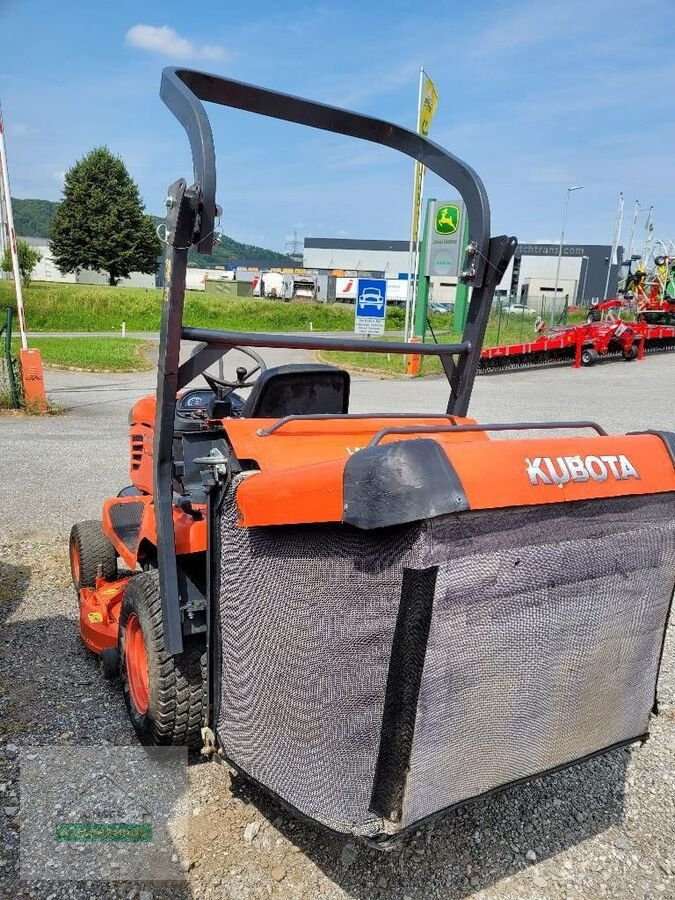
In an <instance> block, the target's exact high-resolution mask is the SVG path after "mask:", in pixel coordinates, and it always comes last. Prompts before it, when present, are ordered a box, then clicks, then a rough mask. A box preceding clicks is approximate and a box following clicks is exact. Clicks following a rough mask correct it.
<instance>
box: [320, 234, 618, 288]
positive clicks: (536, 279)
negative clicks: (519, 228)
mask: <svg viewBox="0 0 675 900" xmlns="http://www.w3.org/2000/svg"><path fill="white" fill-rule="evenodd" d="M611 249H612V248H611V247H610V245H609V244H565V245H564V246H563V248H562V257H561V260H560V274H559V277H558V285H557V290H556V268H557V264H558V253H559V250H560V245H559V244H537V243H534V244H528V243H526V242H522V243H520V244H519V245H518V249H517V251H516V255H515V257H514V259H513V260H512V261H511V263H510V264H509V267H508V269H507V270H506V272H505V273H504V277H503V278H502V280H501V282H500V284H499V286H498V289H497V295H498V296H502V297H509V298H511V299H512V301H514V302H516V301H517V302H525V303H527V302H528V301H529V302H530V303H531V304H533V303H537V302H539V301H540V300H541V299H542V298H543V299H551V300H559V301H561V302H563V301H564V300H567V302H569V303H579V304H582V303H589V302H590V301H591V300H592V299H596V298H597V299H604V296H605V282H606V280H607V267H608V266H609V265H610V259H609V258H610V254H611ZM408 250H409V244H408V241H380V240H353V239H351V238H315V237H308V238H305V246H304V265H305V267H306V268H308V269H317V270H319V271H333V272H334V273H335V274H342V273H344V274H347V275H355V274H356V273H358V272H369V273H374V274H375V273H377V274H383V275H384V277H385V278H397V277H399V276H403V277H407V272H408ZM617 257H618V259H617V260H615V261H614V262H613V263H612V265H611V267H610V278H609V287H608V291H607V295H608V296H610V297H612V296H615V294H616V289H617V284H618V278H619V274H620V271H621V267H620V263H621V260H622V258H623V247H619V248H618V251H617ZM431 282H432V283H431V296H432V298H433V299H437V300H452V299H453V298H454V289H455V286H456V280H455V279H452V278H432V280H431Z"/></svg>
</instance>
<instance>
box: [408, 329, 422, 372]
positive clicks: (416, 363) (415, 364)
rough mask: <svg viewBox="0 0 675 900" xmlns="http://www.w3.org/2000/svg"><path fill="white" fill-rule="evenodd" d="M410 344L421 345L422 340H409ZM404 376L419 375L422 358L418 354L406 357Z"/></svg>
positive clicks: (417, 338)
mask: <svg viewBox="0 0 675 900" xmlns="http://www.w3.org/2000/svg"><path fill="white" fill-rule="evenodd" d="M410 343H411V344H421V343H422V339H421V338H419V337H412V338H410ZM406 359H407V364H406V375H419V374H420V367H421V365H422V356H421V354H420V353H410V354H409V355H408V356H407V358H406Z"/></svg>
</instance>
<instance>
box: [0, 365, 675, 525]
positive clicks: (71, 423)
mask: <svg viewBox="0 0 675 900" xmlns="http://www.w3.org/2000/svg"><path fill="white" fill-rule="evenodd" d="M263 355H264V356H265V357H266V359H267V362H268V365H276V364H279V363H281V362H290V361H293V362H297V361H302V360H310V359H311V356H310V354H308V353H303V352H300V351H284V350H277V351H268V352H265V353H264V354H263ZM235 364H240V362H239V361H235ZM45 381H46V385H47V390H48V393H49V397H50V398H51V400H52V401H53V402H54V403H57V404H58V405H59V406H62V407H63V408H64V409H65V413H64V414H63V415H61V416H52V417H47V418H24V417H11V416H6V417H2V418H0V459H2V461H3V470H4V478H3V479H2V483H1V485H0V500H1V501H2V509H3V528H4V529H6V531H7V535H8V536H10V535H17V536H18V535H31V534H34V533H38V534H39V533H42V532H43V531H45V530H48V531H50V532H51V531H53V530H56V531H59V532H61V533H62V534H67V533H68V532H69V530H70V527H71V525H72V523H73V522H74V521H77V520H80V519H87V518H92V517H98V516H99V515H100V506H101V502H102V501H103V500H104V499H105V498H107V497H110V496H113V495H115V494H116V493H117V492H118V491H119V489H120V488H121V487H123V486H124V485H126V484H128V483H129V475H128V446H127V428H128V414H129V409H130V407H131V406H132V404H133V403H134V402H135V400H137V399H138V398H139V397H141V396H143V395H144V394H148V393H152V392H153V391H154V387H155V383H156V374H155V373H154V372H147V373H138V374H127V375H111V374H91V373H83V372H68V371H59V370H55V369H48V370H47V371H46V375H45ZM447 395H448V389H447V382H446V381H445V379H444V378H440V377H439V378H416V379H407V378H405V379H396V378H381V379H378V378H371V377H366V376H364V375H358V374H355V375H353V376H352V395H351V398H352V399H351V409H352V411H353V412H369V411H372V412H415V413H430V412H444V411H445V404H446V402H447ZM469 412H470V414H471V415H473V416H474V417H475V418H477V419H478V420H479V421H482V422H509V421H511V422H516V421H519V420H520V421H523V420H529V421H545V420H551V419H557V420H561V419H580V418H583V419H593V420H596V421H598V422H600V423H601V424H602V425H604V426H605V428H606V429H607V430H608V431H609V432H613V433H622V432H627V431H635V430H640V429H649V428H653V429H662V430H667V431H668V430H670V431H673V430H675V354H663V355H650V356H648V357H647V358H646V359H645V360H644V361H643V362H632V363H624V362H623V361H616V362H615V361H612V362H607V363H604V364H599V365H596V366H594V367H593V368H590V369H579V370H574V369H572V368H567V367H565V368H553V369H539V370H534V369H529V370H522V371H514V372H510V373H508V374H500V375H483V376H479V377H478V378H477V379H476V383H475V388H474V394H473V398H472V403H471V406H470V410H469Z"/></svg>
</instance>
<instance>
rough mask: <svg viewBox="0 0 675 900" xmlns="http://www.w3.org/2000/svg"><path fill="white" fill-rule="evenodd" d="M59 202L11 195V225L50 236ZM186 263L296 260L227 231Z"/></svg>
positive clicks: (258, 263) (19, 230)
mask: <svg viewBox="0 0 675 900" xmlns="http://www.w3.org/2000/svg"><path fill="white" fill-rule="evenodd" d="M57 206H58V203H54V202H53V201H52V200H17V199H15V198H13V199H12V209H13V210H14V227H15V229H16V233H17V234H18V235H21V236H23V237H42V238H48V237H49V236H50V232H51V227H52V220H53V219H54V213H55V212H56V208H57ZM152 218H153V219H154V220H155V221H156V222H157V223H158V224H159V223H160V222H163V221H164V219H160V218H159V217H157V216H153V217H152ZM188 265H190V266H201V267H203V268H210V267H214V266H228V265H229V266H231V265H240V266H285V267H294V266H297V265H298V262H297V261H296V260H294V259H293V258H292V257H290V256H286V254H285V253H278V252H277V251H276V250H268V249H266V248H265V247H256V246H255V244H241V243H239V241H235V240H234V238H231V237H228V236H227V235H223V236H222V240H221V243H220V244H219V245H218V246H217V247H214V248H213V252H212V253H211V254H210V256H202V255H201V254H199V253H195V252H194V251H193V250H191V251H190V253H189V255H188Z"/></svg>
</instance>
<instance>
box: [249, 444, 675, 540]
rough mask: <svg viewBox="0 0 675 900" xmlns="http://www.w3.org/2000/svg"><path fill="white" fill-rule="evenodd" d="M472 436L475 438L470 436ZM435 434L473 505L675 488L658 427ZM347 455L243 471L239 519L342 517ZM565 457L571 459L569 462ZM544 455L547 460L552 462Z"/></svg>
mask: <svg viewBox="0 0 675 900" xmlns="http://www.w3.org/2000/svg"><path fill="white" fill-rule="evenodd" d="M476 436H477V437H478V440H470V439H472V438H474V437H476ZM272 437H274V436H272ZM422 437H429V435H422ZM433 437H434V440H436V441H438V443H440V444H441V445H442V446H443V449H444V450H445V453H446V454H447V456H448V459H449V460H450V462H451V463H452V465H453V467H454V469H455V471H456V472H457V475H458V476H459V479H460V481H461V483H462V486H463V488H464V492H465V494H466V496H467V499H468V502H469V507H470V508H471V509H497V508H503V507H510V506H513V507H517V506H536V505H539V504H545V503H560V502H562V501H572V500H590V499H596V498H602V497H618V496H626V495H630V494H656V493H663V492H666V491H675V468H674V467H673V461H672V459H671V457H670V455H669V453H668V451H667V449H666V447H665V445H664V443H663V441H662V440H661V439H660V438H659V437H657V436H655V435H617V436H607V437H599V436H598V437H563V438H535V439H531V438H530V439H522V440H514V441H491V440H485V435H484V434H481V433H479V434H477V435H474V434H471V433H470V434H462V433H461V432H459V433H453V432H450V433H446V434H437V435H434V436H433ZM459 438H461V440H459ZM467 439H469V440H467ZM266 440H271V438H269V439H266ZM298 440H300V439H299V438H298ZM395 440H415V435H410V436H408V435H391V436H387V437H385V438H384V441H383V443H384V442H389V441H395ZM286 446H287V451H286V458H287V459H293V458H297V457H298V455H299V450H298V448H297V447H296V448H293V450H292V449H291V445H290V444H289V443H287V444H286ZM621 457H625V458H626V460H627V463H628V465H629V466H630V469H629V468H628V465H627V466H626V467H625V472H626V473H627V477H625V478H619V477H615V475H614V472H616V473H617V474H618V475H621V474H623V471H622V463H621ZM347 458H348V454H345V455H344V456H343V458H342V459H334V460H333V461H331V462H327V463H321V464H316V465H313V466H311V465H310V466H304V465H303V466H301V467H297V468H288V467H286V468H285V469H277V470H275V471H272V472H261V473H260V474H255V475H252V476H251V477H249V478H247V479H246V480H245V481H243V482H242V483H241V485H240V486H239V489H238V491H237V505H238V507H239V512H240V524H241V525H242V526H245V527H251V526H257V525H283V524H300V523H309V522H339V521H341V520H342V509H343V497H342V485H343V477H344V468H345V464H346V461H347ZM567 459H571V460H572V462H571V463H569V464H568V463H567V461H566V460H567ZM542 460H543V461H544V462H542ZM546 460H551V464H552V469H549V468H548V464H547V463H546V462H545V461H546ZM577 460H580V462H577ZM595 460H598V462H596V461H595ZM586 461H589V466H590V471H589V469H587V468H586V465H585V463H586ZM528 466H529V469H528ZM631 469H634V470H635V472H636V476H637V477H635V476H633V475H632V474H631ZM531 472H532V475H531V474H530V473H531ZM539 473H541V474H539ZM551 473H552V474H551ZM575 476H576V478H575ZM596 476H598V478H597V480H596ZM532 477H534V482H535V483H532V480H531V478H532ZM547 482H548V483H547Z"/></svg>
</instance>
